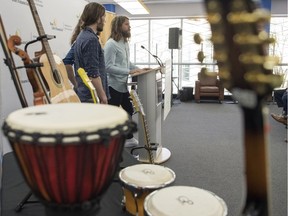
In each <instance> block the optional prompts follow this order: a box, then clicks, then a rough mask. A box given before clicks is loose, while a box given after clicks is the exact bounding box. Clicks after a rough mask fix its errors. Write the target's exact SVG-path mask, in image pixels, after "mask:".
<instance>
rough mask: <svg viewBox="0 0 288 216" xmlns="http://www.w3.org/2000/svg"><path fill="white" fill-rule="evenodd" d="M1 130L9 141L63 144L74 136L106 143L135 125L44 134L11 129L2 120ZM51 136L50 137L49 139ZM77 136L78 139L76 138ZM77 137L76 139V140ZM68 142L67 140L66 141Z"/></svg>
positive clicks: (81, 139) (88, 141)
mask: <svg viewBox="0 0 288 216" xmlns="http://www.w3.org/2000/svg"><path fill="white" fill-rule="evenodd" d="M128 128H131V130H128ZM2 130H3V133H4V135H5V136H9V139H10V140H11V141H19V140H21V141H22V142H27V143H35V142H38V143H41V142H43V143H49V142H53V143H55V141H56V143H57V144H64V143H66V142H65V141H64V138H73V137H74V138H75V141H77V142H78V141H79V140H80V141H81V142H82V143H83V144H84V143H91V142H95V141H99V140H100V139H101V141H102V142H103V144H104V145H108V144H109V139H110V138H111V136H115V135H117V134H124V135H127V134H128V133H130V131H131V132H132V133H134V132H136V131H137V125H136V123H135V122H132V121H126V122H125V123H124V124H122V125H118V126H116V127H115V128H113V129H110V128H105V129H100V130H98V131H94V132H89V133H88V132H83V131H81V132H79V133H75V134H66V135H63V134H61V133H58V134H45V133H28V132H23V131H21V130H17V129H12V128H11V127H10V126H9V125H8V124H7V123H6V122H4V124H3V126H2ZM92 135H93V136H95V137H97V139H91V140H87V137H88V136H92ZM22 137H26V139H27V138H28V137H30V138H31V140H30V139H29V140H23V139H22ZM40 138H41V139H43V138H50V139H49V140H47V141H45V142H44V141H41V140H40ZM51 138H52V139H51ZM77 138H78V139H77ZM76 139H77V140H76ZM67 142H68V141H67ZM69 144H71V141H69Z"/></svg>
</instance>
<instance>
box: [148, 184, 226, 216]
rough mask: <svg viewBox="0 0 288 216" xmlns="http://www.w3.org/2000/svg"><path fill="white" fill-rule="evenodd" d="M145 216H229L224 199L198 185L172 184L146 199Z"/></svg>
mask: <svg viewBox="0 0 288 216" xmlns="http://www.w3.org/2000/svg"><path fill="white" fill-rule="evenodd" d="M144 211H145V216H175V215H181V216H200V215H201V216H227V214H228V210H227V206H226V203H225V202H224V200H223V199H221V198H220V197H218V196H217V195H215V194H214V193H212V192H210V191H207V190H203V189H200V188H196V187H189V186H171V187H166V188H162V189H159V190H156V191H154V192H152V193H151V194H149V195H148V196H147V197H146V198H145V201H144Z"/></svg>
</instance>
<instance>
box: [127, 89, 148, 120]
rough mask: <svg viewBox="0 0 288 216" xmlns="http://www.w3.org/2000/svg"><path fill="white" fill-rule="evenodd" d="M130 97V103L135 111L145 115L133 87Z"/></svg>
mask: <svg viewBox="0 0 288 216" xmlns="http://www.w3.org/2000/svg"><path fill="white" fill-rule="evenodd" d="M130 98H131V99H132V103H133V106H134V107H135V109H136V111H137V112H139V113H140V114H141V115H142V116H145V113H144V109H143V105H142V103H141V101H140V99H139V97H138V94H137V92H136V91H135V90H133V89H132V90H131V91H130Z"/></svg>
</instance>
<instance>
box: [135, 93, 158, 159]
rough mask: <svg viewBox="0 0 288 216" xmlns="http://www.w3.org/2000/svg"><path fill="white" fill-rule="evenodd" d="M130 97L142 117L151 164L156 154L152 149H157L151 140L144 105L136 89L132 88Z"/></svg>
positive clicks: (146, 147)
mask: <svg viewBox="0 0 288 216" xmlns="http://www.w3.org/2000/svg"><path fill="white" fill-rule="evenodd" d="M130 97H131V99H132V103H133V106H134V108H135V110H136V112H138V114H139V115H140V117H141V124H142V126H143V129H144V134H145V147H144V148H145V149H146V150H147V152H148V158H149V162H150V163H151V164H154V156H153V152H152V151H153V150H154V151H155V150H156V149H155V148H152V144H151V142H150V136H149V129H148V125H147V120H146V115H145V112H144V109H143V106H142V104H141V102H140V99H139V97H138V94H137V92H136V91H135V90H133V89H132V90H131V91H130Z"/></svg>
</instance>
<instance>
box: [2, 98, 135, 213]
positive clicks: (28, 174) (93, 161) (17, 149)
mask: <svg viewBox="0 0 288 216" xmlns="http://www.w3.org/2000/svg"><path fill="white" fill-rule="evenodd" d="M134 129H135V124H134V123H133V122H131V121H130V120H129V118H128V115H127V113H126V112H125V111H124V110H123V109H121V108H118V107H115V106H110V105H101V104H88V103H82V104H79V103H65V104H50V105H41V106H34V107H28V108H24V109H21V110H17V111H15V112H12V113H11V114H10V115H9V116H8V117H7V119H6V120H5V122H4V124H3V131H4V134H5V135H6V136H7V137H8V139H9V142H10V144H11V146H12V148H13V150H14V153H15V155H16V159H17V161H18V164H19V166H20V168H21V170H22V173H23V175H24V177H25V179H26V182H27V184H28V185H29V186H30V188H31V190H32V192H33V194H35V195H36V196H37V197H38V198H39V199H40V200H41V201H42V202H43V203H44V205H45V206H46V210H47V212H48V214H49V215H53V216H55V215H58V214H59V215H61V216H62V215H67V216H68V215H69V216H71V215H77V216H78V215H90V214H89V212H91V215H94V213H95V212H96V211H97V209H98V207H99V200H100V198H101V195H102V194H103V193H104V192H105V191H106V189H107V188H108V186H109V185H110V184H111V182H112V180H113V178H114V175H115V173H116V171H117V170H118V167H119V163H120V159H121V156H122V150H123V146H124V142H125V137H126V135H127V134H128V133H129V132H131V131H132V130H134ZM82 213H83V214H82Z"/></svg>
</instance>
